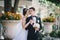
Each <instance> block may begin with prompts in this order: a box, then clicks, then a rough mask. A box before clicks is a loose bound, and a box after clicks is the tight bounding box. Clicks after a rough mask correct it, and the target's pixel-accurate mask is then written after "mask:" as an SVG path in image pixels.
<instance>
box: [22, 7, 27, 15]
mask: <svg viewBox="0 0 60 40" xmlns="http://www.w3.org/2000/svg"><path fill="white" fill-rule="evenodd" d="M27 10H28V9H27V8H24V9H23V15H24V16H25V14H26V12H27Z"/></svg>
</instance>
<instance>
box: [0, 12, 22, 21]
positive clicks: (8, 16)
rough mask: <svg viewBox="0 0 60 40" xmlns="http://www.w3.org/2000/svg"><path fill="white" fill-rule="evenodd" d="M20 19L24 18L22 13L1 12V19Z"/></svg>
mask: <svg viewBox="0 0 60 40" xmlns="http://www.w3.org/2000/svg"><path fill="white" fill-rule="evenodd" d="M20 19H22V15H21V14H15V13H11V12H7V13H4V14H0V20H20Z"/></svg>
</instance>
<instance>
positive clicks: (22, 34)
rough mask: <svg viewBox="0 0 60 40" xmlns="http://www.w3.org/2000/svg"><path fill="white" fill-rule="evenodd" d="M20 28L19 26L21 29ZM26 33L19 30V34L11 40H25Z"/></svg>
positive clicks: (23, 30)
mask: <svg viewBox="0 0 60 40" xmlns="http://www.w3.org/2000/svg"><path fill="white" fill-rule="evenodd" d="M21 27H22V26H20V28H21ZM27 34H28V31H27V30H25V29H23V28H21V30H20V32H19V33H18V34H17V35H16V36H15V38H13V40H27Z"/></svg>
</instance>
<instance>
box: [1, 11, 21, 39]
mask: <svg viewBox="0 0 60 40" xmlns="http://www.w3.org/2000/svg"><path fill="white" fill-rule="evenodd" d="M21 19H22V15H21V14H15V13H11V12H7V13H4V14H0V22H1V23H2V25H3V28H4V31H5V32H4V36H5V37H7V38H14V37H15V36H16V34H17V33H18V32H19V31H20V28H21Z"/></svg>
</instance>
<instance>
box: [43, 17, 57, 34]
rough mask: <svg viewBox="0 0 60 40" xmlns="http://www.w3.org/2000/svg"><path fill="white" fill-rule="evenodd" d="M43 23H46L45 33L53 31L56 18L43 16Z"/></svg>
mask: <svg viewBox="0 0 60 40" xmlns="http://www.w3.org/2000/svg"><path fill="white" fill-rule="evenodd" d="M42 20H43V24H44V32H45V33H50V32H52V25H53V24H54V23H55V21H56V20H55V18H54V17H51V16H50V17H47V18H43V19H42Z"/></svg>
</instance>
